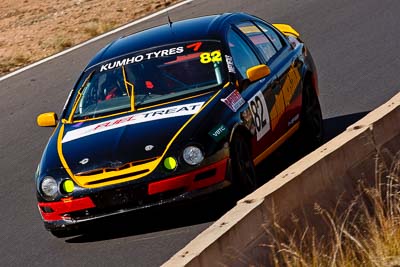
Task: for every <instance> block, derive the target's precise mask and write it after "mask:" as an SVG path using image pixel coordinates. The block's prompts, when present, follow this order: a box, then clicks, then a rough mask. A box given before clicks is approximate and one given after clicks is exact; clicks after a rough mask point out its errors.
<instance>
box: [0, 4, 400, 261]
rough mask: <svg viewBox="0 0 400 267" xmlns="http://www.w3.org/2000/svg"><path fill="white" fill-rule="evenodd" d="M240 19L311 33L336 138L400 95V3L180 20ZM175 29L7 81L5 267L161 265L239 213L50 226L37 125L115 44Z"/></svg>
mask: <svg viewBox="0 0 400 267" xmlns="http://www.w3.org/2000/svg"><path fill="white" fill-rule="evenodd" d="M232 11H243V12H248V13H252V14H255V15H257V16H259V17H262V18H264V19H266V20H268V21H270V22H274V23H289V24H291V25H293V26H294V27H295V28H296V29H297V30H298V31H299V32H300V33H301V34H302V38H303V39H304V40H305V41H306V43H307V45H308V46H309V48H310V50H311V52H312V54H313V56H314V59H315V61H316V64H317V67H318V70H319V80H320V90H321V105H322V109H323V115H324V118H325V120H324V123H325V126H326V134H327V137H326V139H330V138H332V137H333V136H335V135H336V134H338V133H339V132H340V131H342V130H343V129H345V127H346V126H348V125H349V124H350V123H352V122H354V121H356V120H357V119H359V118H360V117H361V116H362V115H364V114H365V112H367V111H370V110H372V109H374V108H376V107H377V106H379V105H380V104H382V103H384V102H385V101H386V100H388V99H389V98H390V97H391V96H393V95H394V94H396V93H397V92H399V88H400V75H399V73H400V72H399V70H400V56H399V50H400V45H399V44H400V35H399V31H398V30H399V29H400V20H399V19H398V13H399V11H400V1H397V0H392V1H390V0H383V1H375V0H352V1H347V0H334V1H332V0H302V1H298V0H269V1H266V0H264V1H260V0H246V1H237V0H225V1H223V0H213V1H211V0H210V1H206V0H195V1H193V2H192V3H190V4H187V5H184V6H181V7H179V8H177V9H175V10H173V11H171V12H170V16H171V18H172V20H178V19H184V18H189V17H193V16H200V15H206V14H215V13H221V12H232ZM166 21H167V18H166V16H165V15H162V16H158V17H155V18H152V19H150V20H147V21H145V22H143V23H140V24H137V25H135V26H133V27H131V28H128V29H125V30H123V31H122V32H118V33H116V34H113V35H111V36H108V37H106V38H104V39H101V40H99V41H96V42H94V43H91V44H89V45H86V46H84V47H82V48H80V49H77V50H75V51H72V52H70V53H67V54H66V55H63V56H62V57H58V58H56V59H53V60H51V61H49V62H46V63H44V64H40V65H39V66H36V67H34V68H31V69H29V70H26V71H24V72H22V73H20V74H18V75H15V76H13V77H10V78H8V79H5V80H2V81H1V82H0V171H1V178H0V211H1V214H0V231H1V232H0V233H1V234H0V241H1V242H0V265H1V266H45V265H50V264H52V265H58V266H74V265H77V266H114V265H117V266H158V265H160V264H162V263H163V262H164V261H166V260H167V259H168V258H169V257H171V256H172V255H173V254H174V253H175V252H177V251H178V250H179V249H181V248H182V247H183V246H184V245H185V244H186V243H188V242H189V241H190V240H191V239H192V238H193V237H195V236H196V235H197V234H198V233H200V232H201V231H202V230H204V229H205V228H206V227H207V226H208V225H210V224H211V223H212V222H213V221H214V220H216V219H217V218H218V217H219V216H221V215H222V214H223V213H224V212H225V211H226V210H227V209H228V208H229V207H230V206H231V205H232V203H233V202H231V200H229V199H228V200H226V198H225V197H222V196H217V197H214V198H209V199H206V200H204V201H203V202H199V203H191V204H190V205H187V206H184V207H183V208H182V207H178V208H170V209H162V210H160V209H154V210H150V211H145V212H141V213H137V214H134V215H131V216H126V217H121V218H118V219H116V220H111V221H105V222H102V223H101V224H100V225H98V226H97V227H95V228H94V229H93V231H92V233H91V234H88V235H84V236H78V237H72V238H66V239H56V238H54V237H52V236H51V235H50V234H49V233H47V232H46V231H45V230H44V228H43V225H42V222H41V219H40V216H39V213H38V211H37V208H36V201H35V190H34V182H33V175H34V172H35V169H36V166H37V163H38V161H39V159H40V155H41V152H42V150H43V148H44V145H45V143H46V141H47V139H48V137H49V136H50V134H51V129H46V128H39V127H37V126H36V123H35V121H36V116H37V115H38V114H39V113H42V112H46V111H57V112H59V111H61V109H62V107H63V105H64V101H65V99H66V97H67V95H68V93H69V89H70V88H71V87H72V86H73V83H74V81H75V80H76V79H77V77H78V75H79V72H80V70H81V69H82V68H83V67H84V66H85V64H86V63H87V62H88V60H89V59H90V58H91V57H92V56H93V55H94V54H95V52H96V51H98V50H99V49H100V48H101V47H103V46H104V45H105V44H107V43H108V42H110V41H111V40H112V39H115V38H117V37H119V36H121V35H127V34H130V33H133V32H136V31H139V30H142V29H145V28H148V27H151V26H155V25H159V24H162V23H165V22H166ZM292 151H293V150H292ZM285 154H286V153H285V150H283V151H280V152H278V153H275V154H274V156H276V158H277V160H276V159H273V160H275V161H277V162H280V163H281V164H280V165H281V166H280V167H279V168H284V167H285V166H287V165H289V164H290V163H291V162H292V161H293V160H295V159H296V158H293V157H287V155H285ZM269 163H270V162H269V161H267V162H266V163H265V164H263V166H261V175H262V176H263V177H269V176H271V174H270V173H268V170H270V168H269V166H271V165H272V164H271V165H270V164H269ZM279 168H278V169H275V170H274V172H278V171H280V170H281V169H279ZM264 179H266V178H264Z"/></svg>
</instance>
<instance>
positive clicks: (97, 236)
mask: <svg viewBox="0 0 400 267" xmlns="http://www.w3.org/2000/svg"><path fill="white" fill-rule="evenodd" d="M367 113H368V112H360V113H355V114H350V115H345V116H340V117H334V118H329V119H325V120H324V129H325V137H324V143H325V142H327V141H329V140H331V139H332V138H333V137H335V136H336V135H338V134H340V133H341V132H343V131H344V130H345V129H346V128H347V127H348V126H349V125H351V124H353V123H354V122H356V121H358V120H359V119H361V118H362V117H364V116H365V115H366V114H367ZM308 150H309V149H307V148H305V147H304V146H303V145H302V142H301V137H300V136H298V135H295V136H293V137H292V138H291V139H290V140H289V141H288V142H286V143H285V144H284V145H283V146H281V148H279V149H278V150H277V151H275V152H274V153H273V154H272V155H271V156H270V157H268V158H267V159H266V160H264V161H263V162H262V163H261V164H260V165H259V166H257V173H258V176H259V178H260V180H261V184H263V183H265V182H267V181H269V180H270V179H272V178H273V177H274V176H276V175H277V174H279V173H280V172H282V171H283V170H284V169H286V168H287V167H289V166H290V165H291V164H293V163H294V162H296V161H297V160H299V159H300V158H302V157H303V156H305V155H307V154H308V153H309V152H310V151H308ZM236 201H237V200H236V199H234V197H233V194H231V192H230V191H229V190H227V189H225V190H223V191H220V192H216V193H214V194H212V195H210V196H207V197H206V198H201V199H198V200H192V201H190V202H185V203H182V204H180V205H174V206H167V207H153V208H148V209H145V210H140V211H135V212H132V213H129V214H125V215H118V216H114V217H111V218H108V219H103V220H100V221H98V222H96V223H92V224H91V225H90V227H85V229H84V231H83V234H80V235H78V236H74V237H69V238H67V239H66V240H65V242H68V243H87V242H96V241H103V240H109V239H116V238H121V237H126V236H134V235H142V234H146V233H153V232H158V231H164V230H169V229H174V228H179V227H186V226H190V225H196V224H201V223H206V222H212V221H215V220H217V219H218V218H220V217H221V216H222V215H223V214H224V213H226V212H227V211H228V210H229V209H231V208H232V207H233V206H234V205H235V203H236Z"/></svg>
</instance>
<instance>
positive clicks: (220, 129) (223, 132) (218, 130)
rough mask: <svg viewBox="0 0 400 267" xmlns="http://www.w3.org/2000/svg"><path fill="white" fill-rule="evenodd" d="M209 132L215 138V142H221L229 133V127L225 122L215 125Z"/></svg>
mask: <svg viewBox="0 0 400 267" xmlns="http://www.w3.org/2000/svg"><path fill="white" fill-rule="evenodd" d="M208 134H209V135H210V136H211V137H212V138H213V139H214V141H215V142H219V141H221V140H222V138H224V137H225V136H227V135H228V129H227V128H226V127H225V125H223V124H219V125H217V126H215V127H214V128H213V129H212V130H211V131H209V132H208Z"/></svg>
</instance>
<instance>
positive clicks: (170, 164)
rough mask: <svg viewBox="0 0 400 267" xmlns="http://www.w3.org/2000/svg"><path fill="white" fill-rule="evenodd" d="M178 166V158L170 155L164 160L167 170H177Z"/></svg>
mask: <svg viewBox="0 0 400 267" xmlns="http://www.w3.org/2000/svg"><path fill="white" fill-rule="evenodd" d="M176 166H177V162H176V159H174V158H173V157H168V158H166V159H165V160H164V167H165V168H166V169H167V170H170V171H172V170H175V168H176Z"/></svg>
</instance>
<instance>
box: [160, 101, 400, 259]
mask: <svg viewBox="0 0 400 267" xmlns="http://www.w3.org/2000/svg"><path fill="white" fill-rule="evenodd" d="M399 150H400V93H399V94H397V95H396V96H394V97H393V98H392V99H390V100H389V101H388V102H387V103H385V104H383V105H382V106H380V107H378V108H377V109H375V110H374V111H372V112H370V113H369V114H367V115H366V116H365V117H364V118H362V119H361V120H359V121H358V122H356V123H355V124H353V125H351V126H349V127H348V128H347V130H346V131H345V132H344V133H342V134H340V135H339V136H337V137H336V138H334V139H332V140H331V141H329V142H328V143H326V144H324V145H323V146H321V147H320V148H318V149H317V150H315V151H314V152H312V153H310V154H309V155H307V156H305V157H304V158H303V159H301V160H300V161H298V162H296V163H295V164H293V165H292V166H290V167H289V168H288V169H286V170H285V171H283V172H282V173H280V174H279V175H277V176H276V177H275V178H274V179H272V180H271V181H269V182H268V183H266V184H265V185H263V186H262V187H260V188H259V189H258V190H256V191H255V192H253V193H252V194H250V195H248V196H247V197H245V198H243V199H241V200H240V201H238V203H237V205H236V206H235V207H234V208H233V209H232V210H230V211H228V212H227V213H226V214H225V215H224V216H223V217H221V218H220V219H219V220H218V221H216V222H215V223H214V224H213V225H211V226H210V227H209V228H207V229H206V230H205V231H203V232H202V233H201V234H200V235H199V236H197V237H196V238H195V239H194V240H192V241H191V242H190V243H189V244H188V245H187V246H186V247H185V248H183V249H182V250H181V251H179V252H178V253H176V254H175V255H174V256H173V257H172V258H171V259H170V260H168V261H167V262H166V263H164V265H163V266H186V265H188V266H226V265H228V266H231V265H235V266H240V265H249V264H250V263H257V262H258V263H259V262H260V260H261V262H263V259H261V257H262V256H261V257H260V255H256V254H257V253H255V252H254V251H255V250H256V249H257V246H258V245H259V244H262V242H263V241H262V240H263V236H265V228H266V227H268V224H270V223H271V222H272V221H271V218H272V217H274V219H278V220H279V221H280V222H284V221H287V220H289V219H290V216H293V215H295V216H297V215H299V216H302V215H304V214H305V213H307V214H310V211H312V209H313V206H314V204H315V203H318V204H321V205H323V206H324V207H325V208H329V207H334V206H335V205H336V204H337V202H338V198H339V197H346V196H350V195H352V194H353V193H354V191H355V190H357V187H358V182H359V179H360V178H363V179H364V180H365V182H366V183H368V184H373V183H374V182H375V173H374V169H375V157H376V155H377V154H379V153H380V154H382V153H384V155H383V157H387V158H388V162H389V161H390V159H391V158H393V157H394V154H395V153H396V152H397V151H399ZM276 211H278V213H277V214H278V215H277V214H275V212H276ZM277 216H278V217H279V218H275V217H277ZM258 254H259V253H258Z"/></svg>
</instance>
